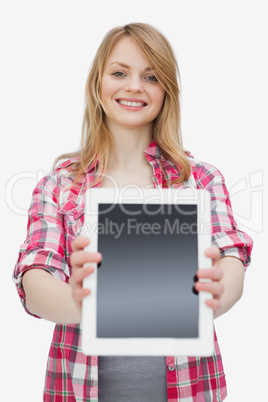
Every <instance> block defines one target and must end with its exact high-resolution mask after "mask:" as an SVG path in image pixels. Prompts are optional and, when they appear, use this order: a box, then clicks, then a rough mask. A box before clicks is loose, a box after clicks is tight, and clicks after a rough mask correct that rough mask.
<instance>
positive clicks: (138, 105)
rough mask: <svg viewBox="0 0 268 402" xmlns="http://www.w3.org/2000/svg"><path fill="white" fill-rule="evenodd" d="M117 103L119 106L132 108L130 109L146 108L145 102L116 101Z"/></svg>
mask: <svg viewBox="0 0 268 402" xmlns="http://www.w3.org/2000/svg"><path fill="white" fill-rule="evenodd" d="M117 102H118V103H120V105H124V106H132V107H142V106H146V103H145V102H130V101H126V100H123V99H117Z"/></svg>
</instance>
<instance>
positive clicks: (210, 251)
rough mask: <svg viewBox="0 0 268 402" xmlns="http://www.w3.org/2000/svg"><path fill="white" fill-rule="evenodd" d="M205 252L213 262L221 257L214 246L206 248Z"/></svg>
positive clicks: (218, 250)
mask: <svg viewBox="0 0 268 402" xmlns="http://www.w3.org/2000/svg"><path fill="white" fill-rule="evenodd" d="M205 254H206V256H207V257H209V258H211V259H212V262H213V264H215V263H216V262H217V261H218V260H219V259H220V257H221V252H220V249H219V248H218V247H216V246H211V247H209V248H207V249H206V251H205Z"/></svg>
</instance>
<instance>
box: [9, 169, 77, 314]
mask: <svg viewBox="0 0 268 402" xmlns="http://www.w3.org/2000/svg"><path fill="white" fill-rule="evenodd" d="M59 194H60V191H59V187H58V185H57V174H56V173H55V174H51V175H48V176H46V177H44V178H43V179H41V180H40V182H39V183H38V184H37V186H36V188H35V189H34V191H33V196H32V202H31V205H30V208H29V210H28V224H27V237H26V240H25V242H24V243H23V244H22V245H21V247H20V251H19V256H18V260H17V263H16V265H15V269H14V272H13V280H14V282H15V284H16V287H17V291H18V294H19V296H20V299H21V302H22V304H23V306H24V308H25V310H26V311H27V312H28V313H29V311H28V310H27V308H26V297H25V292H24V289H23V286H22V276H23V274H24V273H25V272H26V271H27V270H28V269H31V268H41V269H45V270H47V271H49V272H50V273H51V274H52V275H53V276H55V277H56V278H58V279H61V280H63V281H65V282H66V281H67V280H68V278H69V276H70V272H69V267H68V264H67V262H66V258H65V230H64V222H63V217H62V215H61V214H60V213H59Z"/></svg>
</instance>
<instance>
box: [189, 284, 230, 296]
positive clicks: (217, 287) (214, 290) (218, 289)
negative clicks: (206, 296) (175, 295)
mask: <svg viewBox="0 0 268 402" xmlns="http://www.w3.org/2000/svg"><path fill="white" fill-rule="evenodd" d="M195 289H196V290H197V291H198V292H208V293H211V294H212V295H213V296H214V297H221V295H222V294H223V292H224V285H223V283H222V282H196V284H195Z"/></svg>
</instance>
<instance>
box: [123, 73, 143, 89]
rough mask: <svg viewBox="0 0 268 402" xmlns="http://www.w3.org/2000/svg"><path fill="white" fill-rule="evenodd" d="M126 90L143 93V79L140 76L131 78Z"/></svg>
mask: <svg viewBox="0 0 268 402" xmlns="http://www.w3.org/2000/svg"><path fill="white" fill-rule="evenodd" d="M125 90H126V91H128V92H132V93H142V92H143V83H142V80H141V78H140V77H138V76H131V77H129V78H128V80H127V82H126V86H125Z"/></svg>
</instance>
